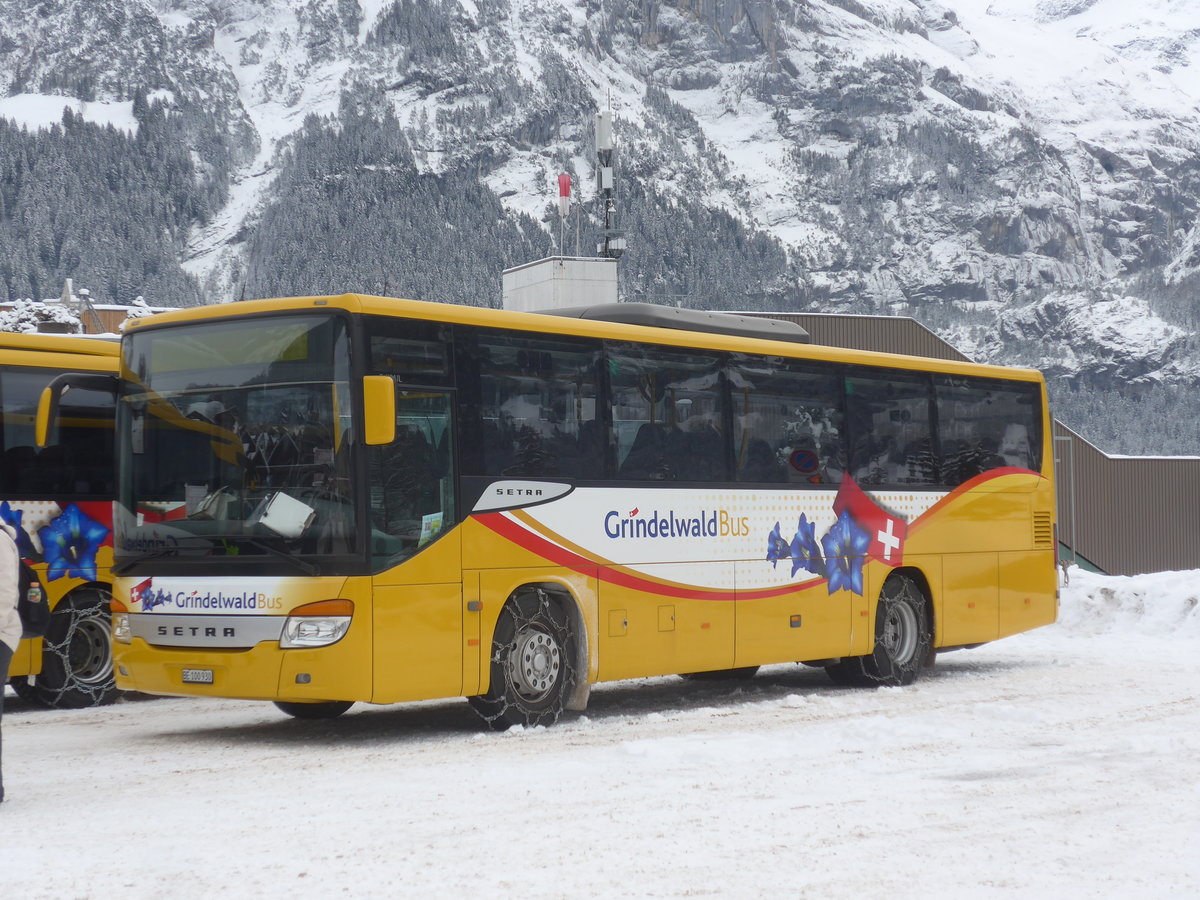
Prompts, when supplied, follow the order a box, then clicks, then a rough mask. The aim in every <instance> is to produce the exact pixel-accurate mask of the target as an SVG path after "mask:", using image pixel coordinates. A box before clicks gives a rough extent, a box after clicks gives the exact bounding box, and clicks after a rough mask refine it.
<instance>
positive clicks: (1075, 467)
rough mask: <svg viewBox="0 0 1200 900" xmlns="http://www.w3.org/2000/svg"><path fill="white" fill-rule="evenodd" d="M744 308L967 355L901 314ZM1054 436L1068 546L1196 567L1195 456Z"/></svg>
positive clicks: (863, 344) (885, 348)
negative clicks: (1133, 453)
mask: <svg viewBox="0 0 1200 900" xmlns="http://www.w3.org/2000/svg"><path fill="white" fill-rule="evenodd" d="M750 315H765V316H768V317H771V318H778V319H786V320H788V321H791V322H796V323H798V324H799V325H800V326H801V327H803V328H806V329H807V330H808V332H809V334H811V335H812V339H813V343H814V344H824V345H826V346H831V347H845V348H847V349H854V350H879V351H882V352H884V353H905V354H908V355H911V356H928V357H932V358H934V359H954V360H966V359H967V357H965V356H963V355H962V354H961V353H959V352H958V351H957V350H955V349H954V348H953V347H951V346H950V345H949V344H947V343H946V342H945V341H943V340H942V339H941V338H939V337H938V336H937V335H935V334H934V333H933V332H932V331H930V330H929V329H927V328H925V327H924V326H923V325H921V324H920V323H918V322H916V321H915V320H913V319H909V318H902V317H891V316H849V315H812V314H803V313H754V314H750ZM1054 437H1055V441H1054V451H1055V452H1054V456H1055V459H1056V473H1057V487H1058V536H1059V540H1060V541H1061V542H1062V543H1064V544H1066V545H1067V547H1068V548H1073V550H1068V554H1070V553H1071V552H1074V553H1076V554H1078V555H1079V556H1080V557H1083V559H1085V560H1087V561H1089V562H1091V563H1092V564H1093V565H1095V566H1096V567H1098V568H1099V569H1101V570H1102V571H1104V572H1107V573H1109V574H1110V575H1138V574H1141V573H1143V572H1163V571H1170V570H1180V569H1200V457H1197V458H1192V457H1112V456H1109V455H1107V454H1106V453H1104V452H1103V451H1102V450H1100V449H1099V448H1097V447H1096V446H1094V445H1093V444H1090V443H1088V442H1087V441H1086V440H1084V439H1083V438H1081V437H1080V436H1079V435H1077V434H1075V432H1073V431H1071V429H1069V428H1067V426H1065V425H1063V424H1062V423H1061V422H1059V421H1058V420H1055V421H1054ZM1197 451H1198V452H1200V447H1198V448H1197ZM1068 558H1069V557H1068Z"/></svg>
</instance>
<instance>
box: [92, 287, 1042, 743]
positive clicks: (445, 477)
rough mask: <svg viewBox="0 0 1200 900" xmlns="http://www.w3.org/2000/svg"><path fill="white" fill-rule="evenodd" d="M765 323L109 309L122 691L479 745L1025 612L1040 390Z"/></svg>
mask: <svg viewBox="0 0 1200 900" xmlns="http://www.w3.org/2000/svg"><path fill="white" fill-rule="evenodd" d="M793 328H795V327H794V326H789V325H788V324H787V323H782V322H777V321H764V320H755V319H750V318H749V317H738V316H732V315H724V314H717V313H713V314H706V313H687V312H685V311H680V310H674V309H664V308H660V307H653V306H648V305H643V304H617V305H615V306H607V307H595V308H591V309H582V310H573V311H566V312H565V313H564V314H559V315H547V314H540V313H515V312H506V311H498V310H489V309H479V308H470V307H461V306H451V305H442V304H431V303H423V302H415V301H405V300H392V299H385V298H378V297H370V296H362V295H355V294H348V295H343V296H337V297H315V298H293V299H286V300H264V301H253V302H243V303H236V304H227V305H221V306H209V307H204V308H200V309H191V310H181V311H177V312H171V313H166V314H162V315H159V316H156V317H154V318H153V319H149V320H145V321H143V322H135V323H131V325H130V327H129V328H128V330H127V332H126V334H125V337H124V339H123V345H122V362H121V366H122V369H121V387H120V396H119V400H118V404H117V406H118V410H117V435H118V436H117V447H118V450H117V453H118V464H119V471H120V474H119V477H118V498H117V502H116V513H115V522H114V527H115V529H116V534H117V540H116V549H115V556H116V558H115V562H114V569H115V571H116V572H117V574H118V575H119V578H118V579H117V583H116V589H115V593H114V600H113V613H114V620H113V637H114V653H115V662H116V678H117V684H118V686H120V687H122V688H125V689H130V690H137V691H141V692H146V693H151V694H179V695H204V696H220V697H235V698H254V699H263V700H270V701H274V702H276V703H277V704H278V706H279V707H280V708H281V709H283V710H284V711H285V712H287V713H289V714H291V715H295V716H299V717H304V718H318V717H329V716H335V715H338V714H340V713H342V712H344V711H345V710H346V709H347V708H348V707H349V706H351V705H352V704H353V703H354V702H356V701H365V702H370V703H381V704H385V703H396V702H400V701H409V700H418V699H432V698H442V697H456V696H463V697H467V698H469V700H470V703H471V704H472V706H473V707H474V708H475V709H476V710H477V711H478V712H479V713H481V714H482V716H483V717H484V718H485V719H486V720H487V721H488V722H489V723H490V724H491V725H492V727H494V728H496V729H504V728H508V727H510V726H512V725H522V726H532V725H539V724H549V723H552V722H554V721H556V720H557V719H558V717H559V715H560V714H561V713H562V711H563V710H564V709H569V710H580V709H583V708H585V705H586V703H587V699H588V693H589V688H590V686H591V685H592V684H595V683H597V682H601V681H611V680H616V679H628V678H637V677H643V676H658V675H664V674H668V673H679V674H685V675H700V674H704V673H718V674H719V675H720V677H746V676H749V675H752V674H753V673H754V671H755V670H756V669H757V667H759V666H762V665H765V664H773V663H791V662H800V663H805V664H808V665H813V666H821V667H824V668H825V669H826V670H827V671H828V673H829V674H830V676H832V678H833V680H834V681H836V682H839V683H843V684H855V685H903V684H907V683H909V682H911V681H912V680H913V679H914V678H916V677H917V676H918V674H919V673H920V671H921V669H922V668H923V667H927V666H930V665H932V664H933V661H934V657H935V655H936V653H937V652H941V651H946V650H950V649H956V648H962V647H971V646H975V645H978V644H982V643H984V642H987V641H991V640H995V639H997V638H999V637H1002V636H1005V635H1011V634H1015V633H1017V632H1023V631H1026V630H1028V629H1031V628H1034V627H1036V626H1039V625H1044V624H1047V623H1050V622H1052V621H1054V619H1055V616H1056V612H1057V603H1058V600H1057V593H1058V591H1057V577H1056V575H1057V572H1056V561H1055V556H1056V552H1055V511H1054V483H1053V474H1052V470H1051V460H1052V455H1051V432H1050V425H1049V418H1048V415H1047V404H1046V395H1045V388H1044V384H1043V380H1042V378H1041V376H1040V375H1039V374H1038V373H1037V372H1034V371H1028V370H1021V369H1007V368H999V367H989V366H981V365H973V364H963V363H957V362H948V361H942V360H932V359H918V358H913V357H900V356H890V355H883V354H875V353H866V352H857V351H849V350H841V349H833V348H829V347H819V346H813V345H811V344H808V343H805V342H804V339H805V338H806V335H804V333H803V332H802V331H800V330H799V329H795V330H794V331H793V330H791V329H793Z"/></svg>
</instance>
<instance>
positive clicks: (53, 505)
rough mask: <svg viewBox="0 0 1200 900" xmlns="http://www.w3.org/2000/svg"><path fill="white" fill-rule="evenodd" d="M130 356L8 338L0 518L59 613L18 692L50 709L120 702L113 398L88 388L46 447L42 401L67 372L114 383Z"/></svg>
mask: <svg viewBox="0 0 1200 900" xmlns="http://www.w3.org/2000/svg"><path fill="white" fill-rule="evenodd" d="M119 355H120V349H119V346H118V344H117V342H116V341H109V340H103V339H97V338H84V337H71V336H65V335H58V334H15V333H11V332H3V333H0V435H2V437H3V447H2V448H0V454H2V457H0V518H3V520H4V521H5V522H7V523H8V524H9V525H11V526H13V528H14V530H15V531H16V533H17V543H18V545H19V546H18V548H19V550H20V552H21V556H22V557H23V558H24V559H25V560H26V562H28V563H30V564H31V565H32V566H33V568H34V571H35V572H37V575H38V580H39V581H40V582H41V583H42V586H43V587H44V588H45V589H46V593H47V598H48V600H49V603H50V607H51V610H52V616H51V620H50V628H49V630H48V632H47V634H46V636H45V637H44V638H32V639H29V640H24V641H21V644H20V646H19V647H18V649H17V652H16V654H15V655H14V656H13V660H12V664H11V665H10V667H9V683H10V684H11V685H12V686H13V689H14V690H15V691H16V692H17V694H18V695H20V696H21V697H23V698H25V699H27V700H32V701H34V702H37V703H39V704H42V705H45V706H53V707H60V708H78V707H86V706H96V705H100V704H104V703H110V702H112V701H113V700H114V699H115V698H116V695H117V690H116V687H115V685H114V684H113V672H112V650H111V644H110V638H109V633H110V625H109V618H110V612H109V605H110V599H111V593H112V590H111V581H110V573H109V567H110V566H111V564H112V509H113V507H112V500H113V493H114V466H113V453H112V450H113V397H112V394H111V392H110V391H108V390H104V389H102V390H95V389H94V388H92V387H89V386H87V385H86V384H83V383H79V384H77V387H76V388H74V389H72V390H71V391H70V392H69V393H67V394H65V395H64V396H63V397H62V403H61V406H60V415H59V418H58V422H57V428H56V429H55V430H54V431H53V432H52V433H51V434H50V435H49V436H48V437H49V439H48V441H47V442H46V443H45V445H44V446H42V447H40V448H39V447H38V446H37V444H36V442H35V440H34V436H35V435H34V430H35V417H36V414H37V410H38V402H39V399H40V397H41V395H42V392H43V391H44V390H45V388H46V387H47V385H48V384H49V383H50V382H51V381H53V380H54V379H55V378H57V377H59V376H60V375H62V374H63V373H67V372H72V373H79V372H84V373H92V374H93V375H98V376H101V377H102V378H108V379H111V378H112V377H113V376H114V375H115V374H116V372H117V361H118V357H119ZM76 381H77V382H80V379H79V378H78V377H76Z"/></svg>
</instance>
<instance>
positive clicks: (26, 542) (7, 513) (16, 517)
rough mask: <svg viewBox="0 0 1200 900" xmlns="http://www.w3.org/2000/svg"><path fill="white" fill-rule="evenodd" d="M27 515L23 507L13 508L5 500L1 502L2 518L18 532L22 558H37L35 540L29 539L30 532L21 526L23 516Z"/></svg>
mask: <svg viewBox="0 0 1200 900" xmlns="http://www.w3.org/2000/svg"><path fill="white" fill-rule="evenodd" d="M23 515H25V511H24V510H22V509H13V508H12V507H11V506H9V505H8V501H7V500H5V501H4V502H3V503H0V519H3V520H4V524H5V525H11V526H12V530H13V531H15V532H16V533H17V552H19V553H20V554H21V558H22V559H36V558H37V550H36V549H35V548H34V546H33V541H32V540H30V539H29V533H28V532H27V531H26V530H25V529H24V528H22V527H21V517H22V516H23Z"/></svg>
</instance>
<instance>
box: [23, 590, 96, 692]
mask: <svg viewBox="0 0 1200 900" xmlns="http://www.w3.org/2000/svg"><path fill="white" fill-rule="evenodd" d="M110 599H111V598H110V595H109V593H108V591H106V590H104V589H103V588H99V587H89V588H84V589H82V590H77V591H75V592H74V593H72V594H70V595H68V596H67V597H65V598H63V600H62V602H60V603H59V604H58V606H56V607H55V608H54V612H53V613H51V615H50V627H49V628H48V629H47V630H46V636H45V638H43V643H42V671H41V674H39V675H37V676H36V677H35V678H34V682H33V684H32V685H30V684H28V682H26V684H24V685H21V686H20V688H19V689H18V690H17V693H18V694H19V695H20V696H22V697H24V698H25V699H28V700H32V701H33V702H36V703H39V704H41V705H43V706H50V707H54V708H57V709H83V708H84V707H88V706H103V705H104V704H106V703H112V702H113V701H114V700H116V699H117V687H116V683H115V682H114V680H113V657H112V637H111V627H110V623H111V621H112V613H111V611H110V609H109V603H110Z"/></svg>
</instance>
